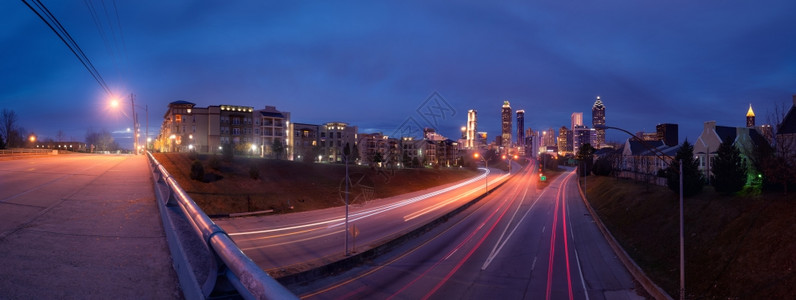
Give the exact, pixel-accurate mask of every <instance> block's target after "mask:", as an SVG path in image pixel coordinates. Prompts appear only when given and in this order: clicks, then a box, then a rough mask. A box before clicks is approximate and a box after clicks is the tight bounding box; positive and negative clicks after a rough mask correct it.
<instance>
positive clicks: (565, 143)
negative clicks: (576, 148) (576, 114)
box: [558, 126, 572, 155]
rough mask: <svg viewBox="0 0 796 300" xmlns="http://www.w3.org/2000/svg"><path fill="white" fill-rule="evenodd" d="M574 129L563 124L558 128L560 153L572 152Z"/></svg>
mask: <svg viewBox="0 0 796 300" xmlns="http://www.w3.org/2000/svg"><path fill="white" fill-rule="evenodd" d="M571 139H572V131H570V130H569V129H567V126H561V129H559V130H558V154H559V155H566V154H570V153H572V141H571Z"/></svg>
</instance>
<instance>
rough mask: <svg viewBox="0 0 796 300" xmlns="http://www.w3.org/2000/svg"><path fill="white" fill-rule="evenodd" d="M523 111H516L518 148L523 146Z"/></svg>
mask: <svg viewBox="0 0 796 300" xmlns="http://www.w3.org/2000/svg"><path fill="white" fill-rule="evenodd" d="M523 127H525V110H524V109H518V110H517V145H518V146H525V130H523Z"/></svg>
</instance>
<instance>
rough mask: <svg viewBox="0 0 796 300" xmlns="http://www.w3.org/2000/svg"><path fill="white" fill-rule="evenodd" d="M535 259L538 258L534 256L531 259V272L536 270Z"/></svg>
mask: <svg viewBox="0 0 796 300" xmlns="http://www.w3.org/2000/svg"><path fill="white" fill-rule="evenodd" d="M536 258H538V257H536V256H534V257H533V264H531V271H533V270H534V269H536Z"/></svg>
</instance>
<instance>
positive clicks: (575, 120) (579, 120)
mask: <svg viewBox="0 0 796 300" xmlns="http://www.w3.org/2000/svg"><path fill="white" fill-rule="evenodd" d="M570 119H571V120H572V124H571V125H572V127H570V129H572V130H575V128H577V127H578V126H583V113H582V112H574V113H572V116H571V117H570Z"/></svg>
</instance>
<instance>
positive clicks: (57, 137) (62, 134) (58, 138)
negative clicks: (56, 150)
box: [55, 130, 66, 142]
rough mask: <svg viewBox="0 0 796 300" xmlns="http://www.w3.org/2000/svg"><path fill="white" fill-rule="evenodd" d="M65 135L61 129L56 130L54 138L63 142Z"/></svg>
mask: <svg viewBox="0 0 796 300" xmlns="http://www.w3.org/2000/svg"><path fill="white" fill-rule="evenodd" d="M65 136H66V135H65V134H64V131H63V130H58V133H56V134H55V139H56V140H58V142H63V141H64V137H65Z"/></svg>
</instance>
